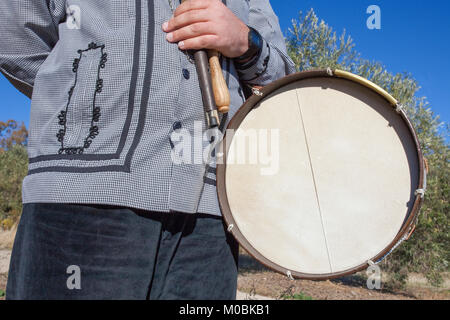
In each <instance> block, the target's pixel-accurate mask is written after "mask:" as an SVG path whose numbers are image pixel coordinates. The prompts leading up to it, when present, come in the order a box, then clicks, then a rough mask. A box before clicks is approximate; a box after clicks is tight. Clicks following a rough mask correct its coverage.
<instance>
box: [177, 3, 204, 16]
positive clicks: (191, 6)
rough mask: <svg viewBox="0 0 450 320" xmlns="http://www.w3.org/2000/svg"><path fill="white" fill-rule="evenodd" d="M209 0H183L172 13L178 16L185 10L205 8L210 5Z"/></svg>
mask: <svg viewBox="0 0 450 320" xmlns="http://www.w3.org/2000/svg"><path fill="white" fill-rule="evenodd" d="M209 2H210V0H189V1H185V2H183V3H182V4H180V5H179V6H178V8H176V10H175V12H174V13H173V15H174V16H175V17H176V16H179V15H180V14H183V13H185V12H188V11H191V10H199V9H206V8H208V6H209V5H210V3H209Z"/></svg>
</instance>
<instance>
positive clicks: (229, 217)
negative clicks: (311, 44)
mask: <svg viewBox="0 0 450 320" xmlns="http://www.w3.org/2000/svg"><path fill="white" fill-rule="evenodd" d="M323 77H329V78H339V79H345V80H347V81H352V82H354V83H357V84H359V85H362V86H365V87H367V88H369V89H371V90H372V91H373V92H375V93H376V94H378V95H379V96H381V97H383V98H384V99H385V100H386V101H387V102H388V103H389V104H390V105H391V106H392V107H393V108H397V113H398V114H399V115H400V116H401V118H402V120H403V121H404V123H405V124H406V126H407V127H408V129H409V131H410V133H411V135H412V137H413V139H414V142H415V145H416V151H417V158H418V162H419V170H420V173H419V185H418V187H417V189H418V190H419V189H424V188H425V181H426V180H425V179H426V176H425V175H426V172H425V170H424V168H425V164H424V158H423V153H422V148H421V146H420V142H419V139H418V136H417V133H416V131H415V129H414V127H413V125H412V123H411V121H410V120H409V118H408V117H407V115H406V113H405V112H404V111H403V110H402V109H401V108H398V107H399V105H398V104H396V105H393V102H397V101H396V100H395V99H394V98H393V97H392V96H391V95H389V94H388V93H387V92H385V91H384V90H381V91H380V90H376V88H379V87H378V86H377V85H375V84H374V83H372V82H370V81H368V80H365V81H364V82H361V79H362V78H361V77H359V76H356V75H353V74H351V73H348V72H343V71H340V70H331V69H326V70H325V69H316V70H310V71H303V72H297V73H294V74H291V75H288V76H286V77H284V78H281V79H279V80H277V81H275V82H273V83H271V84H269V85H267V86H265V87H264V88H262V89H260V90H259V94H253V95H252V96H251V97H250V98H249V99H248V100H247V101H246V102H245V103H244V104H243V105H242V106H241V107H240V108H239V110H238V111H237V112H236V114H235V115H234V116H233V118H232V119H231V121H230V123H229V124H228V127H227V129H234V130H236V129H237V128H238V127H239V126H240V124H241V123H242V121H243V120H244V119H245V117H246V116H247V114H248V113H249V112H250V111H251V110H252V109H253V108H254V107H255V106H256V105H257V104H258V103H259V102H260V101H262V100H263V99H265V98H266V97H267V96H269V95H270V94H271V93H273V92H275V91H276V90H278V89H280V88H282V87H284V86H287V85H289V84H291V83H293V82H296V81H299V80H304V79H312V78H323ZM227 139H233V137H232V136H231V137H227V134H225V135H224V138H223V140H222V142H221V146H220V150H221V152H222V153H221V154H218V158H220V159H218V160H221V161H218V164H217V195H218V199H219V206H220V209H221V211H222V215H223V217H224V220H225V223H226V225H227V227H228V231H229V232H230V233H231V234H232V235H233V236H234V237H235V239H236V240H237V241H238V242H239V244H240V245H242V247H243V248H244V249H245V250H246V251H247V252H248V253H249V254H250V255H251V256H252V257H253V258H255V259H256V260H258V261H259V262H260V263H262V264H263V265H265V266H266V267H268V268H270V269H272V270H274V271H276V272H279V273H281V274H284V275H288V276H289V277H291V276H292V277H293V278H296V279H307V280H328V279H333V278H339V277H342V276H346V275H350V274H354V273H356V272H359V271H362V270H365V269H367V267H368V266H369V265H371V264H372V263H374V262H376V263H378V262H379V261H380V260H382V259H383V258H384V257H386V256H387V255H388V254H389V253H390V252H391V251H392V250H393V249H395V248H396V247H397V245H398V244H399V243H400V242H401V241H402V240H403V239H404V238H405V236H407V235H408V234H410V233H411V232H413V231H411V230H414V226H415V224H416V221H417V218H418V215H419V212H420V208H421V206H422V204H423V195H421V194H417V195H416V199H415V201H414V205H413V207H412V209H411V212H410V213H409V216H408V218H407V219H406V221H405V222H404V223H403V225H402V227H401V228H400V230H399V232H398V233H397V236H396V237H395V239H394V240H392V242H391V243H390V244H389V245H388V246H387V247H386V248H385V249H384V250H382V251H381V252H380V253H379V254H378V255H376V256H375V257H373V258H372V259H370V260H369V261H367V262H366V263H362V264H360V265H358V266H356V267H353V268H350V269H347V270H344V271H339V272H335V273H326V274H325V273H324V274H311V273H301V272H297V271H293V270H288V269H287V268H284V267H282V266H280V265H278V264H276V263H274V262H272V261H270V260H269V259H267V258H266V257H264V256H263V255H262V254H261V253H260V252H259V251H258V250H256V249H255V248H254V247H253V246H252V245H251V244H250V242H249V241H248V240H247V239H246V238H245V237H244V236H243V234H242V233H241V231H240V230H239V227H238V226H237V225H236V221H235V219H234V217H233V214H232V212H231V209H230V205H229V202H228V196H227V193H226V159H227V154H228V149H227V148H225V147H224V146H228V147H230V146H231V143H227Z"/></svg>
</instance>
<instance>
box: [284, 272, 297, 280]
mask: <svg viewBox="0 0 450 320" xmlns="http://www.w3.org/2000/svg"><path fill="white" fill-rule="evenodd" d="M286 275H287V277H288V278H289V280H295V279H294V277H293V276H292V272H291V271H289V270H288V271H286Z"/></svg>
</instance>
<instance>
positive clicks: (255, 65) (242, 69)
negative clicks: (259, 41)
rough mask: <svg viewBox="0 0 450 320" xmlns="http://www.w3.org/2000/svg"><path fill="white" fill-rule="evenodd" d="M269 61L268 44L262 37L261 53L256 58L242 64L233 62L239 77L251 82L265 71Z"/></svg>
mask: <svg viewBox="0 0 450 320" xmlns="http://www.w3.org/2000/svg"><path fill="white" fill-rule="evenodd" d="M269 61H270V46H269V44H268V42H267V41H266V40H264V39H263V45H262V50H261V54H260V55H259V57H257V59H254V60H253V61H250V62H248V63H245V64H243V65H240V64H237V63H235V67H236V71H237V72H238V74H239V78H240V79H241V80H242V81H244V82H251V81H254V80H256V79H258V78H260V77H261V76H262V75H264V73H266V71H267V68H268V66H269Z"/></svg>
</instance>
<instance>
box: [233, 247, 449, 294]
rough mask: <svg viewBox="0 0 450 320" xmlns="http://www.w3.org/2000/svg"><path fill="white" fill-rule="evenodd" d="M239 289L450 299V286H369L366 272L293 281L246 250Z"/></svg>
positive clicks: (264, 292)
mask: <svg viewBox="0 0 450 320" xmlns="http://www.w3.org/2000/svg"><path fill="white" fill-rule="evenodd" d="M239 264H240V268H239V278H238V288H239V290H240V291H242V292H246V293H247V294H249V295H250V297H251V295H252V294H257V295H262V296H267V297H272V298H275V299H299V300H300V299H303V300H309V299H313V300H416V299H420V300H450V290H449V288H433V287H430V286H428V287H427V286H426V285H423V284H422V283H420V284H419V283H417V284H414V283H410V284H408V286H407V288H406V289H405V290H404V291H400V292H389V291H386V290H369V289H367V284H366V279H365V277H364V276H363V275H362V274H356V275H352V276H347V277H343V278H340V279H335V280H331V281H330V280H329V281H310V280H290V279H289V278H287V277H286V276H284V275H281V274H278V273H275V272H272V271H270V270H269V269H267V268H265V267H264V266H263V265H261V264H260V263H259V262H258V261H256V260H254V259H253V258H252V257H250V256H249V255H247V254H246V253H244V252H241V254H240V257H239Z"/></svg>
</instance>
